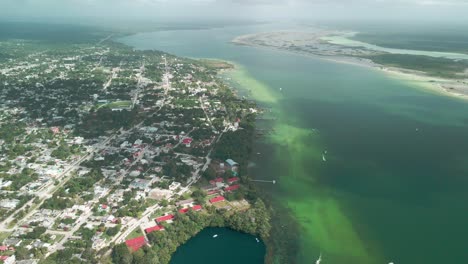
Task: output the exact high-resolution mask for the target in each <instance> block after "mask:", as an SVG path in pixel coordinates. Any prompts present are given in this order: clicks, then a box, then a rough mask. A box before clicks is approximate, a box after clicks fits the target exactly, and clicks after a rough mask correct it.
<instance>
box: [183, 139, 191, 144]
mask: <svg viewBox="0 0 468 264" xmlns="http://www.w3.org/2000/svg"><path fill="white" fill-rule="evenodd" d="M192 141H193V139H191V138H184V140H182V143H184V144H185V145H187V144H190V143H192Z"/></svg>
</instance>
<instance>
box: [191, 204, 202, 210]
mask: <svg viewBox="0 0 468 264" xmlns="http://www.w3.org/2000/svg"><path fill="white" fill-rule="evenodd" d="M201 209H202V206H201V205H199V204H197V205H194V206H193V207H192V210H194V211H200V210H201Z"/></svg>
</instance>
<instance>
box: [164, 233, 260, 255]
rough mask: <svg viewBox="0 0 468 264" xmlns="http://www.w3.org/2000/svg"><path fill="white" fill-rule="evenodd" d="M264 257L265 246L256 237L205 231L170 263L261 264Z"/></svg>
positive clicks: (186, 245) (179, 250) (182, 248)
mask: <svg viewBox="0 0 468 264" xmlns="http://www.w3.org/2000/svg"><path fill="white" fill-rule="evenodd" d="M213 236H215V237H213ZM264 257H265V245H264V244H263V242H262V241H258V242H257V240H256V238H255V237H254V236H251V235H248V234H243V233H239V232H236V231H233V230H231V229H228V228H206V229H204V230H203V231H201V232H200V233H198V234H197V235H196V236H195V237H193V238H191V239H190V240H189V241H187V243H185V244H184V245H182V246H181V247H179V248H178V249H177V251H176V253H175V254H174V255H173V257H172V260H171V264H187V263H192V264H219V263H223V264H238V263H248V264H262V263H263V262H264V260H263V259H264Z"/></svg>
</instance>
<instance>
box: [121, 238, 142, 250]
mask: <svg viewBox="0 0 468 264" xmlns="http://www.w3.org/2000/svg"><path fill="white" fill-rule="evenodd" d="M125 244H127V247H129V248H131V249H132V250H133V251H137V250H138V249H140V248H141V247H143V246H144V245H146V238H145V236H139V237H136V238H133V239H129V240H127V241H125Z"/></svg>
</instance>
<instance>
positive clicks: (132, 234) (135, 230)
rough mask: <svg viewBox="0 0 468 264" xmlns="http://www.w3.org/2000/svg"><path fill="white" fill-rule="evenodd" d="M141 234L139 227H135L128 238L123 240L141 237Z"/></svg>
mask: <svg viewBox="0 0 468 264" xmlns="http://www.w3.org/2000/svg"><path fill="white" fill-rule="evenodd" d="M142 235H143V232H142V231H141V229H140V227H139V226H138V227H136V228H135V229H134V230H133V231H132V232H131V233H130V234H129V235H128V236H127V238H125V240H128V239H132V238H136V237H139V236H142Z"/></svg>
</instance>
